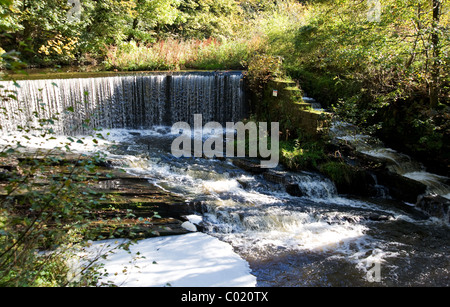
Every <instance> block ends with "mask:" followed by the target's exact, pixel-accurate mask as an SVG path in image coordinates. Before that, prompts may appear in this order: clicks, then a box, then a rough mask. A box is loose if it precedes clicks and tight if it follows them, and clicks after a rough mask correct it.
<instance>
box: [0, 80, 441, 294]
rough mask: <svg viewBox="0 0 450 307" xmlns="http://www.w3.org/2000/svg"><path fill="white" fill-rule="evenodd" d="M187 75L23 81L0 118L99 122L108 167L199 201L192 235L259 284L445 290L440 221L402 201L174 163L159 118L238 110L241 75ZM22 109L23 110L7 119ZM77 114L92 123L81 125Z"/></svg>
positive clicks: (309, 181) (306, 181) (6, 121)
mask: <svg viewBox="0 0 450 307" xmlns="http://www.w3.org/2000/svg"><path fill="white" fill-rule="evenodd" d="M189 78H190V80H188V79H187V78H183V77H180V78H179V79H178V77H177V76H174V77H171V79H167V78H166V77H164V76H160V75H157V76H151V77H148V76H144V77H142V76H140V77H133V76H127V77H124V78H119V77H111V78H95V79H76V80H77V81H73V80H72V81H70V80H69V81H68V80H58V81H55V80H54V81H47V84H43V83H42V82H43V81H41V80H36V81H33V82H34V83H33V82H26V81H23V82H24V83H23V84H22V85H21V91H22V93H25V94H22V95H23V97H24V98H21V97H19V100H18V101H19V102H18V103H19V104H18V105H14V104H8V105H5V106H4V107H5V108H12V109H11V110H10V109H8V110H9V113H5V114H7V115H8V116H9V117H5V116H6V115H5V114H3V116H4V117H2V124H3V126H4V127H6V128H7V129H6V130H8V131H12V130H14V127H16V126H17V125H22V124H24V123H26V122H28V121H29V118H30V117H32V116H33V115H34V114H33V111H34V112H41V109H44V108H41V106H42V105H46V106H49V107H50V108H51V110H50V111H48V109H47V110H46V111H42V112H43V113H45V112H50V113H49V114H52V112H53V114H56V113H58V114H63V115H62V117H63V124H60V125H58V126H57V127H55V131H56V132H58V133H62V134H65V133H67V132H66V129H68V128H70V129H71V131H76V132H77V133H83V132H84V129H88V128H92V127H91V126H92V125H93V126H101V127H104V128H105V129H104V130H103V131H101V134H103V135H104V136H105V138H107V139H108V142H106V143H104V144H105V145H104V146H99V147H97V148H96V150H101V151H103V152H105V153H106V154H107V156H108V158H110V159H112V160H114V161H120V163H117V165H116V167H118V168H123V169H125V170H126V171H127V172H130V173H134V174H139V175H140V176H143V177H145V178H147V179H148V180H150V181H151V182H153V183H155V184H157V185H158V186H159V187H161V188H163V189H165V190H168V191H170V192H172V193H175V194H179V195H181V196H182V197H184V198H185V199H186V200H187V201H191V202H198V203H199V204H201V208H202V209H201V210H199V212H197V214H196V215H197V218H196V220H197V221H196V223H197V227H198V229H199V230H201V231H203V232H205V233H207V234H209V235H211V236H214V237H217V238H219V239H220V240H222V241H224V242H227V243H229V244H230V245H231V246H232V247H233V248H234V250H235V251H236V253H238V254H239V255H240V256H241V257H242V258H244V259H245V260H247V261H248V263H249V264H250V267H251V269H252V274H254V275H255V276H256V277H257V285H258V286H271V287H272V286H273V287H283V286H449V285H450V272H449V270H450V257H449V254H450V253H449V242H450V233H449V228H448V227H449V226H448V224H446V223H445V222H443V221H442V220H439V219H436V218H425V217H424V214H421V213H420V212H419V211H418V210H417V209H416V208H414V207H413V205H411V204H406V203H403V202H398V201H395V200H392V199H390V198H389V195H386V194H385V193H380V197H378V198H367V199H363V198H357V197H351V196H348V195H340V194H338V193H337V191H336V187H335V186H334V184H333V183H332V182H331V181H330V180H328V179H327V178H325V177H323V176H322V175H320V174H317V173H310V172H288V171H286V170H284V169H283V168H282V167H281V166H278V167H277V168H276V169H275V170H271V172H275V174H277V175H279V176H282V177H284V178H289V179H290V181H291V182H294V184H297V185H298V188H299V189H300V190H301V191H302V195H303V196H301V197H295V196H292V195H290V194H289V193H287V191H286V187H285V185H284V184H277V183H274V182H273V181H268V180H267V177H265V176H264V174H259V175H255V174H252V173H249V172H246V171H244V170H243V169H241V168H239V167H237V166H235V164H233V159H232V158H226V159H204V158H178V159H177V158H174V157H173V155H172V154H171V144H172V141H173V140H174V138H175V137H176V135H174V134H172V133H171V131H170V126H169V125H167V123H171V122H174V121H176V120H183V121H188V122H189V121H190V120H191V118H192V115H193V114H195V113H196V112H199V110H202V108H206V110H207V112H206V113H205V114H206V116H205V121H209V120H213V119H214V120H218V121H220V122H223V121H227V120H228V121H236V120H239V119H240V118H242V116H243V114H244V111H245V110H244V108H243V106H242V104H241V101H242V92H241V91H242V88H241V87H242V84H241V81H240V77H239V76H238V77H236V75H235V74H231V75H226V74H225V75H220V76H218V75H215V74H206V75H205V74H202V75H198V74H197V75H195V76H190V77H189ZM192 82H194V83H192ZM49 83H52V85H53V86H49V85H48V84H49ZM193 84H194V85H195V86H193ZM39 87H46V90H45V91H42V92H41V91H39V90H38V89H39ZM33 93H34V94H33ZM124 93H129V95H128V96H126V95H125V94H124ZM136 93H139V94H136ZM175 93H178V94H176V95H175ZM125 96H126V97H125ZM27 97H28V98H29V99H28V100H27V99H25V98H27ZM88 97H90V98H89V99H90V100H89V99H88ZM88 100H89V101H88ZM200 102H201V103H200ZM230 102H232V103H230ZM22 103H24V105H23V104H22ZM219 106H220V107H221V108H224V107H225V106H226V107H227V109H223V110H219V109H217V108H218V107H219ZM27 107H28V109H29V112H30V114H28V115H26V114H25V115H23V113H21V114H18V118H17V119H13V120H12V119H11V118H10V117H11V116H12V114H14V113H16V110H17V109H20V108H22V109H26V108H27ZM67 110H70V112H67ZM68 113H71V114H68ZM201 113H202V112H201ZM86 114H91V115H92V116H93V118H94V119H93V120H92V121H89V122H83V118H84V117H83V116H82V115H86ZM45 115H46V114H42V116H45ZM47 115H48V114H47ZM217 115H220V118H217ZM65 116H67V119H64V117H65ZM143 124H145V125H143ZM74 129H75V130H74ZM76 129H78V130H76ZM339 137H341V138H342V137H345V136H342V135H340V136H339ZM111 142H114V143H115V144H114V145H111ZM376 153H380V151H377V152H373V154H376ZM406 173H407V174H409V176H413V175H414V174H412V173H414V172H411V171H409V172H406ZM416 175H417V174H416ZM380 189H383V187H380Z"/></svg>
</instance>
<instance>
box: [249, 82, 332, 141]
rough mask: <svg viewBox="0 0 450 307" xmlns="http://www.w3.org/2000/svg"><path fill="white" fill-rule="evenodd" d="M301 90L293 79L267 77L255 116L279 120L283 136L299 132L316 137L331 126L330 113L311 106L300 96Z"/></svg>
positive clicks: (272, 120) (290, 135) (274, 120)
mask: <svg viewBox="0 0 450 307" xmlns="http://www.w3.org/2000/svg"><path fill="white" fill-rule="evenodd" d="M302 96H303V95H302V91H301V90H300V89H299V88H298V87H297V85H296V83H295V82H292V81H286V80H272V81H269V82H268V83H267V85H266V88H265V90H264V94H263V97H262V100H261V101H260V102H261V103H260V104H258V106H257V107H256V108H255V111H256V114H257V116H258V117H265V118H266V119H267V120H268V121H271V122H276V121H278V122H279V123H280V130H281V133H282V137H295V136H296V135H297V132H298V130H300V131H301V133H302V134H307V135H311V136H313V137H318V136H320V135H322V134H323V133H324V132H326V131H327V129H328V128H329V126H330V119H331V114H329V113H327V112H324V111H318V110H314V109H313V108H312V106H311V104H310V103H306V102H304V101H303V98H302Z"/></svg>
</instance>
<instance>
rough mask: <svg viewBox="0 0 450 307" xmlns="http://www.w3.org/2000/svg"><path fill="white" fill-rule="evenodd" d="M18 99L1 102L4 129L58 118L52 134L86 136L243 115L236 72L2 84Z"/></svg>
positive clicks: (222, 122) (145, 75)
mask: <svg viewBox="0 0 450 307" xmlns="http://www.w3.org/2000/svg"><path fill="white" fill-rule="evenodd" d="M1 85H2V86H3V87H4V89H3V91H5V92H8V93H14V94H15V96H16V97H17V99H16V100H15V99H10V100H7V101H5V100H3V101H2V102H0V109H2V110H4V112H2V113H0V122H1V127H2V129H3V130H6V131H15V130H16V129H17V127H18V126H22V127H26V126H30V125H31V126H33V127H39V123H40V120H42V119H50V118H51V117H52V116H56V117H57V118H58V120H55V121H54V122H55V124H54V126H53V131H55V132H56V133H57V134H62V135H68V134H71V135H74V134H84V133H88V132H90V131H91V130H92V129H93V128H103V129H112V128H117V129H120V128H127V129H145V128H150V127H153V126H160V125H166V126H170V125H172V124H173V123H176V122H179V121H183V122H188V123H192V121H193V115H194V114H202V115H203V119H204V120H205V121H207V122H209V121H217V122H219V123H221V124H225V122H226V121H238V120H241V119H242V118H243V117H244V116H245V104H244V99H243V84H242V74H241V73H239V72H212V73H208V72H205V73H200V72H196V73H194V72H193V73H180V74H177V73H172V74H150V75H149V74H138V75H131V76H130V75H128V76H115V77H98V78H75V79H55V80H23V81H17V83H16V85H15V84H14V83H13V82H1Z"/></svg>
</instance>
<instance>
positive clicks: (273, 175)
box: [263, 170, 290, 184]
mask: <svg viewBox="0 0 450 307" xmlns="http://www.w3.org/2000/svg"><path fill="white" fill-rule="evenodd" d="M263 177H264V179H266V180H267V181H270V182H273V183H279V184H287V183H289V179H290V178H289V177H288V176H286V173H284V172H277V171H274V170H268V171H266V172H264V173H263Z"/></svg>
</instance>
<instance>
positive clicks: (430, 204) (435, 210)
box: [416, 195, 450, 223]
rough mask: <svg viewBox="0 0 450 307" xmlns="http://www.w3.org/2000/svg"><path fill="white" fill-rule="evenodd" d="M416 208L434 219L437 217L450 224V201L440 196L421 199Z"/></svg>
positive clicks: (428, 196)
mask: <svg viewBox="0 0 450 307" xmlns="http://www.w3.org/2000/svg"><path fill="white" fill-rule="evenodd" d="M416 207H417V208H419V209H421V210H422V211H424V212H426V213H427V214H428V215H430V216H432V217H437V218H439V219H442V220H444V221H445V222H446V223H450V214H449V213H450V212H449V207H450V200H448V199H447V198H444V197H442V196H438V195H427V196H422V197H420V198H419V201H418V202H417V204H416Z"/></svg>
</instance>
